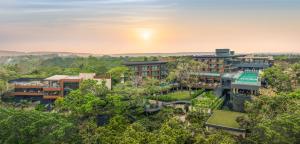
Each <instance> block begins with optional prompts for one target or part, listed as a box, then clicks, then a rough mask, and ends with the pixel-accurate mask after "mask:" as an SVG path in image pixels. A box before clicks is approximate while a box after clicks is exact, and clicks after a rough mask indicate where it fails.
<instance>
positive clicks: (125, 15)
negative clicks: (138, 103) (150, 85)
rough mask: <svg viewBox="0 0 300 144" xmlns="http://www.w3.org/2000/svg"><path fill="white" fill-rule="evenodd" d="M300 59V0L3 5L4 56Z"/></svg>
mask: <svg viewBox="0 0 300 144" xmlns="http://www.w3.org/2000/svg"><path fill="white" fill-rule="evenodd" d="M215 48H231V49H233V50H236V51H237V52H300V0H0V50H14V51H68V52H69V51H71V52H87V53H98V54H110V53H141V52H149V53H150V52H191V51H194V52H203V51H213V50H214V49H215Z"/></svg>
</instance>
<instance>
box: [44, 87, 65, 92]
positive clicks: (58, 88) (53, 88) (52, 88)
mask: <svg viewBox="0 0 300 144" xmlns="http://www.w3.org/2000/svg"><path fill="white" fill-rule="evenodd" d="M43 90H44V91H61V90H62V88H60V87H44V88H43Z"/></svg>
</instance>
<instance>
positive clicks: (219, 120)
mask: <svg viewBox="0 0 300 144" xmlns="http://www.w3.org/2000/svg"><path fill="white" fill-rule="evenodd" d="M244 115H245V114H244V113H239V112H232V111H224V110H215V111H213V114H212V115H211V117H210V118H209V119H208V120H207V124H212V125H219V126H225V127H230V128H240V126H239V124H238V123H237V122H236V118H237V117H238V116H244Z"/></svg>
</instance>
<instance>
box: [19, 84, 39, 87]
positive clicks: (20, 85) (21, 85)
mask: <svg viewBox="0 0 300 144" xmlns="http://www.w3.org/2000/svg"><path fill="white" fill-rule="evenodd" d="M42 87H43V85H42V84H15V88H42Z"/></svg>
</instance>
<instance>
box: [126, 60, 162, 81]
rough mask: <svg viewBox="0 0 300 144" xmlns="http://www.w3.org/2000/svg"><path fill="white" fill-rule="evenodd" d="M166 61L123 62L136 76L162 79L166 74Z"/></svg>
mask: <svg viewBox="0 0 300 144" xmlns="http://www.w3.org/2000/svg"><path fill="white" fill-rule="evenodd" d="M166 64H167V62H163V61H146V62H125V63H124V65H126V66H127V67H129V68H130V69H131V70H132V71H133V73H134V75H135V76H136V77H140V78H156V79H163V78H165V77H166V76H167V66H166Z"/></svg>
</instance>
